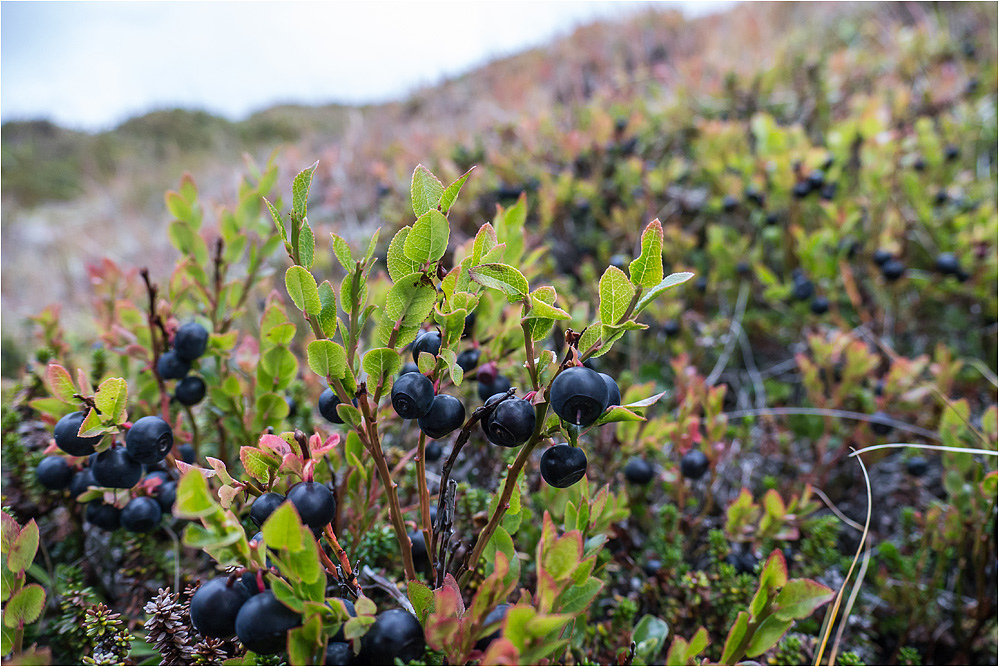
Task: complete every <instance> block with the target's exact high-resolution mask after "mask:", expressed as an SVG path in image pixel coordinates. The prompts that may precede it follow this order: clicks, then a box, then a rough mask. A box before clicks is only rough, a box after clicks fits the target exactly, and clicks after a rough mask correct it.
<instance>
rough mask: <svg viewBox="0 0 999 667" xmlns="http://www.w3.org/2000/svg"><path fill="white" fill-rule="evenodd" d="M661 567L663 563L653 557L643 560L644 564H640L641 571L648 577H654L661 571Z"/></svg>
mask: <svg viewBox="0 0 999 667" xmlns="http://www.w3.org/2000/svg"><path fill="white" fill-rule="evenodd" d="M662 569H663V563H662V561H660V560H655V559H652V560H648V561H645V564H644V565H642V571H643V572H644V573H645V575H646V576H649V577H655V576H656V575H658V574H659V572H660V571H662Z"/></svg>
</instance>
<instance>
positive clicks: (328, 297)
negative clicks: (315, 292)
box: [316, 280, 336, 338]
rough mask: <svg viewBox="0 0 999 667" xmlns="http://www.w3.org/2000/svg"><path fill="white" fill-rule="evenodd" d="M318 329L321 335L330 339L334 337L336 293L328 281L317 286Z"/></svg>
mask: <svg viewBox="0 0 999 667" xmlns="http://www.w3.org/2000/svg"><path fill="white" fill-rule="evenodd" d="M319 304H320V309H319V314H318V315H317V316H316V317H317V319H318V320H319V328H320V329H322V332H323V335H324V336H326V337H327V338H332V337H333V336H334V335H336V291H335V290H334V289H333V285H331V284H330V281H328V280H324V281H323V282H322V283H321V284H320V285H319Z"/></svg>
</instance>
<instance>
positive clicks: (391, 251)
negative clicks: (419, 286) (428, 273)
mask: <svg viewBox="0 0 999 667" xmlns="http://www.w3.org/2000/svg"><path fill="white" fill-rule="evenodd" d="M411 230H412V227H403V228H402V229H400V230H399V231H398V232H396V234H395V236H393V237H392V241H391V243H389V247H388V254H387V255H386V257H385V264H386V266H387V267H388V272H389V277H390V278H392V282H396V281H398V280H399V279H400V278H403V277H405V276H408V275H410V274H412V273H417V272H418V271H419V270H420V263H419V262H417V261H415V260H412V259H410V258H409V257H407V256H406V252H405V247H406V239H407V238H408V237H409V232H410V231H411Z"/></svg>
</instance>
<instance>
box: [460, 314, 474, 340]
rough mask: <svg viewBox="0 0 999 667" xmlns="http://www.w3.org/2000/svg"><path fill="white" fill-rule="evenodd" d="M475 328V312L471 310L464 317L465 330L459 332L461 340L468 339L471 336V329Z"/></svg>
mask: <svg viewBox="0 0 999 667" xmlns="http://www.w3.org/2000/svg"><path fill="white" fill-rule="evenodd" d="M474 327H475V311H474V310H473V311H472V312H470V313H469V314H468V315H465V328H464V329H462V331H461V337H462V338H468V337H470V336H471V335H472V329H473V328H474Z"/></svg>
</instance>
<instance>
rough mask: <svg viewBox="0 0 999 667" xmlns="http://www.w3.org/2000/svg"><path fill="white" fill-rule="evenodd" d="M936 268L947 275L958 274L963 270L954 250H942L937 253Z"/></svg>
mask: <svg viewBox="0 0 999 667" xmlns="http://www.w3.org/2000/svg"><path fill="white" fill-rule="evenodd" d="M936 269H937V271H939V272H940V273H942V274H944V275H945V276H947V275H951V276H956V275H957V274H958V272H959V271H960V270H961V265H960V264H959V263H958V261H957V257H956V256H955V255H954V253H952V252H942V253H940V254H939V255H937V261H936Z"/></svg>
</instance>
